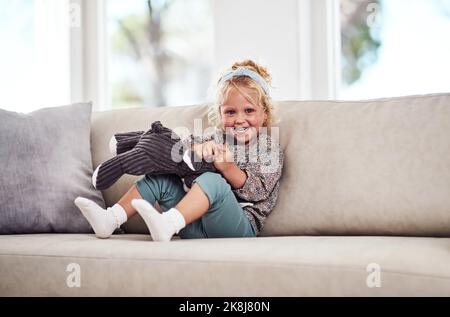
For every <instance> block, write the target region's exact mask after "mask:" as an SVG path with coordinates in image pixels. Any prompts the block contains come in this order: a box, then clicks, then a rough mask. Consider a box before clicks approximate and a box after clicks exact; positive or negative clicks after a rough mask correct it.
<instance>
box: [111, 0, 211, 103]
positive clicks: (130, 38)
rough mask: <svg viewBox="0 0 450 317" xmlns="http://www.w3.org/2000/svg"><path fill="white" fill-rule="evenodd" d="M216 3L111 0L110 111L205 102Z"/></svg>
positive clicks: (175, 0) (198, 0)
mask: <svg viewBox="0 0 450 317" xmlns="http://www.w3.org/2000/svg"><path fill="white" fill-rule="evenodd" d="M211 6H212V1H209V0H172V1H169V0H148V1H147V0H128V1H123V0H107V2H106V12H107V13H106V16H107V39H108V49H107V52H108V53H107V56H108V64H107V65H108V66H107V74H108V75H107V76H108V89H107V91H108V92H107V94H108V99H109V100H108V103H109V105H108V108H120V107H138V106H149V107H160V106H179V105H190V104H198V103H203V102H206V100H207V97H208V96H207V91H208V87H209V85H210V81H211V75H212V74H211V73H212V67H213V53H214V50H213V21H212V7H211Z"/></svg>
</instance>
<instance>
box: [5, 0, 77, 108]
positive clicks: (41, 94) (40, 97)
mask: <svg viewBox="0 0 450 317" xmlns="http://www.w3.org/2000/svg"><path fill="white" fill-rule="evenodd" d="M69 22H70V21H69V3H68V1H67V0H66V1H64V0H34V1H33V0H14V1H11V0H0V38H1V39H2V49H1V51H0V69H1V71H0V87H1V89H0V108H3V109H8V110H12V111H18V112H29V111H33V110H36V109H38V108H42V107H50V106H57V105H62V104H68V103H70V68H69V60H70V54H69V33H70V24H69Z"/></svg>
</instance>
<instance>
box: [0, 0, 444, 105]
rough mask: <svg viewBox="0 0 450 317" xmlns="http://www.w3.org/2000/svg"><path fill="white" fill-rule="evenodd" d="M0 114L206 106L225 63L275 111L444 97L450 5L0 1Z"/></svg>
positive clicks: (363, 0) (337, 0)
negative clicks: (250, 67)
mask: <svg viewBox="0 0 450 317" xmlns="http://www.w3.org/2000/svg"><path fill="white" fill-rule="evenodd" d="M0 36H1V40H2V42H1V50H0V108H3V109H7V110H13V111H18V112H29V111H33V110H36V109H39V108H41V107H48V106H57V105H62V104H68V103H71V102H77V101H88V100H92V101H93V102H94V107H95V109H96V110H108V109H116V108H123V107H164V106H183V105H194V104H204V103H208V102H210V101H211V96H212V91H213V89H214V83H215V82H216V81H217V79H218V78H219V76H220V74H221V72H222V71H224V70H225V69H227V68H228V67H230V66H231V65H232V63H233V62H234V61H238V60H243V59H247V58H251V59H254V60H255V61H257V62H259V63H261V64H263V65H264V66H267V67H268V68H269V71H271V73H272V76H273V78H274V82H273V88H274V93H273V95H274V99H276V100H319V99H323V100H328V99H339V100H345V99H351V100H358V99H370V98H378V97H392V96H401V95H410V94H426V93H439V92H450V58H449V56H450V0H278V1H275V0H266V1H258V0H126V1H125V0H0Z"/></svg>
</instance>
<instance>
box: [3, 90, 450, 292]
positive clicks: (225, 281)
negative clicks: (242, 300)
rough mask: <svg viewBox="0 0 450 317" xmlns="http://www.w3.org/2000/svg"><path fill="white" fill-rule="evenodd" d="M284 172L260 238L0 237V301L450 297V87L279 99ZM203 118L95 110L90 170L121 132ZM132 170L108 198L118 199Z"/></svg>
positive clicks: (201, 112)
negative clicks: (449, 90) (418, 92)
mask: <svg viewBox="0 0 450 317" xmlns="http://www.w3.org/2000/svg"><path fill="white" fill-rule="evenodd" d="M278 110H279V111H278V112H279V116H280V119H281V123H280V127H281V130H280V131H281V143H282V146H283V149H284V152H285V157H286V161H285V168H284V172H283V178H282V185H281V192H280V197H279V201H278V203H277V206H276V209H275V210H274V211H273V213H272V214H271V216H270V217H269V218H268V220H267V223H266V225H265V227H264V229H263V231H262V233H261V235H260V236H259V237H257V238H235V239H208V240H180V239H177V238H174V239H173V241H172V242H169V243H161V242H153V241H151V238H150V236H149V235H148V232H147V230H146V228H145V226H144V224H143V222H142V219H140V218H139V216H135V217H133V218H132V219H130V220H129V222H128V223H126V224H125V225H124V226H123V229H124V230H125V231H126V234H120V235H114V236H113V237H112V238H110V239H107V240H100V239H96V238H95V237H94V235H92V234H36V235H5V236H0V295H1V296H24V295H32V296H35V295H37V296H41V295H44V296H47V295H57V296H59V295H62V296H93V295H98V296H105V295H106V296H124V295H127V296H450V94H436V95H427V96H409V97H400V98H391V99H380V100H369V101H355V102H334V101H312V102H304V101H292V102H286V101H285V102H279V107H278ZM195 118H201V119H202V120H203V123H204V124H205V125H204V126H206V119H205V118H206V107H205V106H192V107H179V108H178V107H177V108H175V107H170V108H145V109H123V110H114V111H107V112H97V113H94V115H93V119H92V133H91V136H92V137H91V141H92V142H91V146H92V158H93V164H94V167H95V166H97V165H98V164H100V163H101V162H102V161H104V160H106V159H108V158H109V157H110V154H109V151H108V140H109V138H110V137H111V135H112V134H113V133H114V132H119V131H130V130H146V129H147V128H148V127H149V124H150V123H151V122H152V121H153V120H161V121H162V122H163V123H164V124H166V125H168V126H169V127H172V128H174V127H177V126H185V127H188V128H190V129H192V127H193V122H194V119H195ZM134 179H135V178H134V177H131V176H125V177H123V178H122V179H120V180H119V182H118V183H116V184H115V185H114V186H113V187H112V188H110V189H109V190H107V191H105V192H104V193H103V195H104V198H105V200H106V202H107V204H108V205H111V204H113V203H114V202H116V201H117V200H118V198H119V197H120V196H121V195H122V194H123V193H124V192H125V191H126V190H127V189H128V188H129V187H130V185H131V183H132V181H133V180H134Z"/></svg>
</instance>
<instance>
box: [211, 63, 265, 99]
mask: <svg viewBox="0 0 450 317" xmlns="http://www.w3.org/2000/svg"><path fill="white" fill-rule="evenodd" d="M239 76H247V77H250V78H251V79H253V80H254V81H256V82H257V83H258V84H259V85H260V86H261V88H262V89H263V90H264V92H265V93H266V95H267V96H268V97H269V98H270V88H269V85H268V84H267V82H266V81H265V79H264V78H262V77H261V75H259V74H258V73H256V72H254V71H252V70H250V69H248V68H245V67H238V68H237V69H235V70H230V71H228V72H226V73H225V74H224V75H223V76H222V78H221V79H220V81H219V85H222V84H223V83H224V82H226V81H227V80H230V79H231V78H233V77H239Z"/></svg>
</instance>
